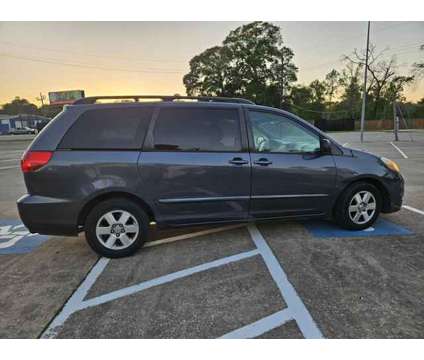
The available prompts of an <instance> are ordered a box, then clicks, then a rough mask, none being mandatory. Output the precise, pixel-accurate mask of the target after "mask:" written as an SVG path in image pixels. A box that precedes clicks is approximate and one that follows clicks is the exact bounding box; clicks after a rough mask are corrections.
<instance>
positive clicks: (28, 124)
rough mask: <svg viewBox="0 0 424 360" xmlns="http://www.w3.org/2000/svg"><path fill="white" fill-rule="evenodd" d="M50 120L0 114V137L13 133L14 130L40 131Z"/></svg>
mask: <svg viewBox="0 0 424 360" xmlns="http://www.w3.org/2000/svg"><path fill="white" fill-rule="evenodd" d="M50 120H51V119H50V118H48V117H45V116H40V115H26V114H20V115H8V114H0V135H7V134H10V133H13V132H14V130H16V129H23V128H30V129H35V130H37V131H40V130H41V129H42V128H43V127H44V126H46V125H47V123H48V122H49V121H50Z"/></svg>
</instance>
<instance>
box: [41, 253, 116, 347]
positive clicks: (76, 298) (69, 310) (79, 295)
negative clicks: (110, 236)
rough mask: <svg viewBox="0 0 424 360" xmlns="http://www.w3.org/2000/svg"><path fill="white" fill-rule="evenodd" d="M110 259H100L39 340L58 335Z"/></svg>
mask: <svg viewBox="0 0 424 360" xmlns="http://www.w3.org/2000/svg"><path fill="white" fill-rule="evenodd" d="M109 261H110V259H107V258H100V259H99V260H98V261H97V263H96V265H94V266H93V268H92V269H91V270H90V272H89V273H88V274H87V276H86V278H85V279H84V281H83V282H82V283H81V285H80V286H79V287H78V289H77V290H76V291H75V292H74V293H73V294H72V296H71V297H70V298H69V300H68V301H67V302H66V304H65V306H64V307H63V309H62V310H61V311H60V313H59V314H58V315H57V316H56V317H55V318H54V319H53V321H52V322H51V323H50V324H49V326H48V327H47V329H46V330H45V331H44V332H43V333H42V334H41V338H45V339H47V338H53V337H56V335H57V334H58V329H59V327H60V326H62V325H63V324H64V322H65V321H66V320H67V319H68V317H69V316H71V315H72V314H73V313H74V312H75V310H74V309H75V308H76V307H77V306H78V305H79V304H80V303H81V301H83V300H84V298H85V297H86V296H87V293H88V291H89V290H90V288H91V287H92V286H93V284H94V283H95V282H96V280H97V278H98V277H99V276H100V274H101V273H102V272H103V270H104V269H105V267H106V265H107V264H108V263H109Z"/></svg>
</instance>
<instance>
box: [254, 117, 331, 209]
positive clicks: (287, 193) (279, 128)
mask: <svg viewBox="0 0 424 360" xmlns="http://www.w3.org/2000/svg"><path fill="white" fill-rule="evenodd" d="M248 113H249V116H248V118H249V121H248V126H249V132H250V140H251V141H250V142H251V145H250V146H251V161H252V200H251V209H250V214H251V215H252V216H253V217H274V216H294V215H311V214H322V213H325V212H326V211H328V208H329V206H330V199H331V197H332V195H333V192H334V187H335V180H336V168H335V162H334V159H333V157H332V155H324V154H322V153H321V152H320V136H319V134H318V133H316V132H314V131H313V130H312V129H310V128H308V127H307V126H304V125H302V124H301V123H300V122H298V121H296V120H294V119H290V118H288V117H286V116H284V115H281V114H278V113H276V112H268V111H253V110H252V111H249V112H248Z"/></svg>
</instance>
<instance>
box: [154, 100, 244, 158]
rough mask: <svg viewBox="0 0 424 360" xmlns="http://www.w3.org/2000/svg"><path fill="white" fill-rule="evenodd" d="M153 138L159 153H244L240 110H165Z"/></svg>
mask: <svg viewBox="0 0 424 360" xmlns="http://www.w3.org/2000/svg"><path fill="white" fill-rule="evenodd" d="M153 138H154V148H155V150H159V151H229V152H235V151H240V150H241V138H240V122H239V117H238V110H237V109H210V108H209V109H187V108H169V109H166V108H165V109H161V110H160V113H159V117H158V119H157V120H156V125H155V129H154V131H153Z"/></svg>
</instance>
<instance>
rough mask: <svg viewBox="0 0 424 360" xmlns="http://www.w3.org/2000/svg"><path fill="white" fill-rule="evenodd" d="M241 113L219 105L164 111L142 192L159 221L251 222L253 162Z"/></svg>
mask: <svg viewBox="0 0 424 360" xmlns="http://www.w3.org/2000/svg"><path fill="white" fill-rule="evenodd" d="M240 114H241V111H240V109H239V108H238V107H229V106H225V107H219V106H217V105H214V106H213V105H210V106H206V105H205V107H200V106H199V105H195V106H193V105H191V106H190V105H177V104H174V105H172V106H166V105H163V106H162V107H161V108H160V111H159V114H158V116H157V117H156V119H154V120H153V122H154V123H153V130H151V133H150V135H149V136H151V139H146V143H147V144H148V143H149V141H150V142H151V145H150V146H151V148H150V149H147V150H148V151H143V152H142V153H141V155H140V160H139V169H140V176H141V183H140V192H141V193H142V197H143V198H146V199H147V200H148V201H149V203H151V204H153V207H154V211H155V215H156V218H157V220H158V221H159V222H162V223H168V224H173V223H175V224H178V223H201V222H209V221H220V220H243V219H246V218H247V216H248V208H249V197H250V159H249V153H248V151H247V144H246V145H244V144H243V141H242V138H243V139H245V138H246V137H242V136H241V130H242V126H241V123H240ZM244 141H246V140H244ZM148 147H149V145H148Z"/></svg>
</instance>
